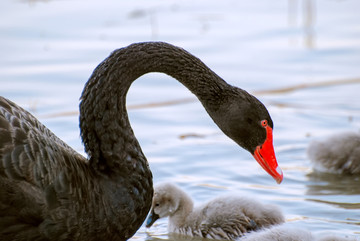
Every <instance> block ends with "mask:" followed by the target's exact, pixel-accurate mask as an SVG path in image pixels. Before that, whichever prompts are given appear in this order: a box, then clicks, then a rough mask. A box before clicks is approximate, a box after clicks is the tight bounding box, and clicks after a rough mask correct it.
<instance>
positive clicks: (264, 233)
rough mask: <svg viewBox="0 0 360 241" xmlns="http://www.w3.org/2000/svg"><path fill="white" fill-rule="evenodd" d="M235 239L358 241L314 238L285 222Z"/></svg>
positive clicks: (241, 240) (249, 240) (263, 240)
mask: <svg viewBox="0 0 360 241" xmlns="http://www.w3.org/2000/svg"><path fill="white" fill-rule="evenodd" d="M236 241H359V240H358V239H356V238H355V237H350V236H343V237H341V236H338V235H327V236H324V237H320V238H315V237H314V235H313V234H312V233H311V232H310V231H308V230H305V229H303V228H297V227H292V226H290V225H287V224H280V225H274V226H271V227H268V228H264V229H262V230H258V231H254V232H250V233H247V234H246V235H245V236H243V237H241V238H239V239H237V240H236Z"/></svg>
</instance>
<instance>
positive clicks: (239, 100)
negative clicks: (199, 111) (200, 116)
mask: <svg viewBox="0 0 360 241" xmlns="http://www.w3.org/2000/svg"><path fill="white" fill-rule="evenodd" d="M217 102H218V103H217V104H214V101H211V102H210V105H208V107H206V109H207V111H208V112H209V114H210V116H211V117H212V119H213V120H214V122H215V123H216V124H217V125H218V126H219V128H220V129H221V130H222V131H223V132H224V133H225V134H226V135H227V136H228V137H230V138H231V139H232V140H234V141H235V142H236V143H237V144H238V145H240V146H241V147H243V148H244V149H245V150H247V151H249V152H250V153H251V155H252V156H253V157H254V158H255V160H256V161H257V162H258V163H259V164H260V166H261V167H262V168H263V169H264V170H265V171H266V172H267V173H268V174H270V175H271V176H272V177H273V178H274V179H275V180H276V182H277V183H281V181H282V180H283V173H282V170H281V169H280V167H279V166H278V163H277V160H276V156H275V151H274V146H273V128H274V124H273V121H272V119H271V117H270V114H269V112H268V111H267V109H266V107H265V106H264V105H263V104H262V103H261V102H260V101H259V100H258V99H257V98H255V97H254V96H253V95H251V94H249V93H247V92H246V91H245V90H242V89H240V88H237V87H233V86H230V87H229V88H227V89H225V90H223V91H222V93H221V95H220V96H218V97H217ZM203 103H204V102H203ZM204 105H205V106H206V105H207V103H206V101H205V104H204ZM214 106H215V107H214Z"/></svg>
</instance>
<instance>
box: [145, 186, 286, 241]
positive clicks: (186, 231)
mask: <svg viewBox="0 0 360 241" xmlns="http://www.w3.org/2000/svg"><path fill="white" fill-rule="evenodd" d="M163 217H169V224H168V231H169V232H170V233H177V234H183V235H188V236H192V237H203V238H209V239H226V240H234V239H235V238H237V237H241V236H243V235H244V233H246V232H249V231H253V230H257V229H259V228H262V227H269V226H271V225H274V224H279V223H283V222H284V216H283V214H282V213H281V211H280V209H279V208H277V207H276V206H274V205H264V204H261V203H259V202H257V201H256V200H253V199H250V198H246V197H240V196H221V197H217V198H215V199H213V200H211V201H210V202H208V203H206V204H204V205H202V206H199V207H197V208H194V204H193V201H192V199H191V198H190V197H189V195H187V194H186V193H185V192H184V191H183V190H181V189H180V188H179V187H178V186H176V185H174V184H172V183H161V184H158V185H156V186H155V187H154V197H153V203H152V207H151V212H150V215H149V217H148V220H147V222H146V227H148V228H149V227H151V225H152V224H153V223H154V222H155V221H156V220H157V219H159V218H163Z"/></svg>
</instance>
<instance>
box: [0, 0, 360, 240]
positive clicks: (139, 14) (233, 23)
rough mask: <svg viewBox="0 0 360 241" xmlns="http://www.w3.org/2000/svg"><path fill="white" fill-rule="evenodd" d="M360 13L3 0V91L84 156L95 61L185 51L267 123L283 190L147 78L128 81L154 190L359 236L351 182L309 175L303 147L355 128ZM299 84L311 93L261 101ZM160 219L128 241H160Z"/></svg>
mask: <svg viewBox="0 0 360 241" xmlns="http://www.w3.org/2000/svg"><path fill="white" fill-rule="evenodd" d="M359 10H360V2H358V1H357V0H344V1H335V0H318V1H310V0H303V1H296V0H288V1H285V0H281V1H265V0H258V1H251V0H245V1H235V0H223V1H215V0H206V1H205V0H200V1H175V0H169V1H161V0H154V1H147V0H141V1H122V2H120V1H114V0H112V1H101V3H100V2H98V1H95V0H89V1H86V2H85V1H45V0H44V1H30V0H28V1H25V0H23V1H10V0H5V1H1V3H0V20H1V21H0V53H1V55H0V86H1V89H0V94H1V95H2V96H5V97H7V98H9V99H11V100H13V101H15V102H16V103H18V104H19V105H21V106H23V107H24V108H26V109H28V110H29V111H31V112H32V113H34V114H35V115H36V116H37V117H38V118H39V119H40V121H42V122H43V123H44V124H45V125H47V126H48V127H49V128H50V129H51V130H52V131H53V132H54V133H56V134H57V135H58V136H59V137H60V138H61V139H63V140H64V141H65V142H67V143H68V144H70V145H71V146H72V147H73V148H74V149H76V150H77V151H79V152H80V153H83V154H84V151H83V146H82V144H81V140H80V138H79V128H78V116H77V110H78V104H79V97H80V93H81V91H82V88H83V86H84V84H85V82H86V81H87V79H88V77H89V76H90V74H91V72H92V70H93V69H94V68H95V67H96V65H97V64H98V63H100V61H101V60H103V59H104V58H105V57H106V56H107V55H108V54H109V53H110V52H111V51H112V50H114V49H116V48H119V47H122V46H126V45H128V44H130V43H132V42H139V41H148V40H161V41H167V42H170V43H172V44H175V45H178V46H181V47H183V48H185V49H187V50H188V51H190V52H191V53H193V54H194V55H196V56H198V57H199V58H201V59H202V60H203V61H204V62H205V63H206V64H207V65H208V66H209V67H211V68H212V69H213V70H214V71H215V72H216V73H217V74H219V75H220V76H221V77H223V78H224V79H225V80H226V81H228V82H229V83H231V84H234V85H237V86H240V87H241V88H244V89H246V90H248V91H250V92H253V93H255V94H256V93H258V94H257V97H258V98H259V99H260V100H261V101H263V102H264V104H265V105H266V106H267V107H268V109H269V111H270V113H271V115H272V118H273V120H274V123H275V129H274V144H275V151H276V153H277V159H278V162H279V164H280V166H281V167H282V169H283V171H284V181H283V183H282V184H281V185H277V184H276V183H275V181H274V180H272V179H271V177H269V175H267V174H266V173H265V172H264V171H263V170H262V169H261V168H260V167H259V165H258V164H257V163H256V162H255V161H254V160H253V159H252V157H251V155H250V154H249V153H247V152H246V151H244V150H242V149H241V148H239V147H238V146H236V145H235V144H234V143H233V142H232V141H231V140H229V139H228V138H227V137H225V136H224V135H223V134H222V133H221V132H220V131H219V129H218V128H217V127H216V126H215V125H214V124H213V123H212V121H211V120H210V118H209V117H208V116H207V114H206V112H205V111H204V110H203V108H202V106H201V105H200V104H199V103H198V102H197V101H196V100H195V98H194V97H193V96H192V95H191V94H190V93H189V91H187V90H186V89H185V88H184V87H183V86H181V85H180V84H178V83H177V82H176V81H174V80H172V79H171V78H170V77H168V76H165V75H162V74H149V75H146V76H143V77H141V78H140V79H139V80H137V81H136V82H135V83H134V85H133V86H132V88H131V89H130V93H129V96H128V104H129V115H130V118H131V122H132V125H133V128H134V130H135V134H136V135H137V137H138V139H139V141H140V143H141V145H142V147H143V151H144V153H145V154H146V155H147V157H148V160H149V162H150V166H151V169H152V171H153V174H154V181H155V182H160V181H172V182H175V183H177V184H179V185H180V186H181V187H183V188H184V189H185V190H186V191H187V192H188V193H189V194H190V195H191V196H192V197H193V198H194V201H195V203H196V204H199V203H202V202H204V201H206V200H209V199H210V198H213V197H215V196H217V195H220V194H224V193H227V192H237V193H240V194H243V195H246V196H251V197H253V198H255V199H258V200H261V201H263V202H268V203H273V204H276V205H279V206H280V207H281V209H282V210H283V212H284V214H285V216H286V219H287V221H288V225H289V226H296V227H302V228H305V229H309V230H311V231H312V232H313V234H314V236H322V235H325V234H329V233H333V234H337V235H341V236H345V235H353V236H359V235H360V185H359V177H354V176H352V177H349V176H338V175H334V174H318V173H314V172H313V171H312V166H311V164H310V162H309V160H308V158H307V156H306V148H307V146H308V144H309V142H310V141H311V140H312V139H318V138H325V137H326V136H327V135H330V134H333V133H337V132H341V131H348V130H353V131H358V130H359V129H360V96H359V92H360V82H359V80H358V81H355V82H353V83H352V84H345V82H346V81H347V80H350V79H354V78H359V76H360V68H359V66H360V15H359V14H358V13H359ZM323 81H337V83H334V84H323V85H321V83H322V82H323ZM304 83H306V84H310V85H314V84H319V83H320V86H318V87H316V88H315V87H313V88H295V89H294V90H293V91H279V92H276V93H266V92H265V93H264V92H259V91H263V90H273V89H281V88H284V87H289V86H296V85H299V84H304ZM182 99H187V100H188V101H187V102H184V103H181V104H178V105H163V106H160V107H150V108H149V107H143V108H141V105H142V104H149V103H154V102H164V101H172V100H182ZM136 105H140V108H133V107H134V106H136ZM166 222H167V220H159V221H158V222H157V223H156V225H155V226H154V227H153V228H151V229H150V230H146V229H145V228H144V227H142V228H141V229H140V230H139V231H138V233H137V234H136V235H135V236H134V237H133V239H134V240H157V239H158V238H160V239H165V240H166V239H169V238H168V236H167V231H166Z"/></svg>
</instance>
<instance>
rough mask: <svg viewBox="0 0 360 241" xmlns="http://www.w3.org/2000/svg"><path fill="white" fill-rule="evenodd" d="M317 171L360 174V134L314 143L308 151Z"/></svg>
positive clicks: (350, 134)
mask: <svg viewBox="0 0 360 241" xmlns="http://www.w3.org/2000/svg"><path fill="white" fill-rule="evenodd" d="M307 153H308V156H309V158H310V160H311V161H312V162H313V163H314V168H315V170H318V171H325V172H331V173H339V174H342V173H343V174H360V133H356V132H345V133H340V134H336V135H333V136H331V137H329V138H328V139H326V140H323V141H312V142H311V143H310V145H309V147H308V150H307Z"/></svg>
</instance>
